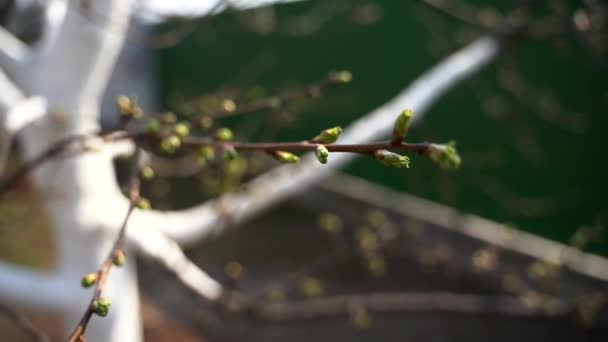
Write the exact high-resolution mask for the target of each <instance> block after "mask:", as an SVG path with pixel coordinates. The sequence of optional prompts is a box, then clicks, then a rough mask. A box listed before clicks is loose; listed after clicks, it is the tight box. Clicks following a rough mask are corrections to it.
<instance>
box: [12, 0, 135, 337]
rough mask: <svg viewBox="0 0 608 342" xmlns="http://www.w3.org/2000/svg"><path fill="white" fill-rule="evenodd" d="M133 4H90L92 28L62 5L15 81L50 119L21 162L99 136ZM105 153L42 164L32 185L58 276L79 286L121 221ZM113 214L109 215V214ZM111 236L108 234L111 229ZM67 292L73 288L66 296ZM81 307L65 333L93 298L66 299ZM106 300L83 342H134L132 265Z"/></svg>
mask: <svg viewBox="0 0 608 342" xmlns="http://www.w3.org/2000/svg"><path fill="white" fill-rule="evenodd" d="M131 2H132V1H131V0H96V1H93V2H91V3H92V4H93V10H92V12H91V15H92V16H93V20H91V19H88V18H86V17H85V16H84V15H83V12H82V9H79V8H77V7H78V6H80V4H79V2H77V1H71V2H69V4H68V9H67V12H66V13H65V19H64V21H63V25H62V26H61V28H60V31H59V32H58V34H57V35H56V39H55V40H54V41H53V42H52V44H51V45H50V46H48V49H45V50H44V51H42V52H41V54H39V55H36V56H34V57H33V58H31V59H30V60H28V61H27V62H26V66H25V67H24V68H23V69H21V70H19V72H18V73H16V74H15V75H14V78H15V79H16V81H17V83H19V84H20V85H21V86H22V87H23V89H24V90H25V91H26V92H27V93H28V95H40V96H42V97H44V98H46V99H47V101H48V106H49V107H48V108H49V112H48V113H47V114H48V115H47V116H46V117H45V118H44V119H43V120H40V121H38V122H36V123H35V124H33V125H30V126H28V127H27V128H25V129H24V130H23V132H22V133H21V135H20V139H21V146H22V149H23V151H22V152H23V155H24V157H25V158H26V159H29V158H33V157H34V156H36V155H38V154H39V153H41V152H42V151H43V150H44V149H46V148H47V147H48V146H49V144H51V143H53V142H54V141H57V140H58V139H60V138H63V137H66V136H69V135H73V134H82V133H89V132H91V131H94V130H96V129H98V128H99V123H98V122H99V106H100V101H101V97H102V95H103V92H104V90H105V88H106V84H107V82H108V78H109V76H110V74H111V71H112V69H113V67H114V64H115V61H116V58H117V56H118V53H119V52H120V48H121V46H122V44H123V41H124V37H125V34H124V33H125V30H126V29H127V25H128V20H129V12H130V5H131ZM114 174H115V173H114V168H113V165H112V156H111V155H110V154H109V153H104V152H99V153H89V154H86V155H82V156H79V157H76V158H68V159H64V160H56V161H52V162H49V163H47V164H45V165H44V166H43V167H41V168H40V169H38V170H37V171H36V172H34V174H33V180H34V182H35V185H36V187H37V189H38V190H39V191H40V194H41V196H44V202H45V204H46V209H47V210H48V213H49V216H50V218H51V220H52V221H53V226H54V229H55V244H56V248H57V271H58V272H59V276H60V277H62V278H64V279H71V280H72V281H73V282H74V283H78V282H79V281H80V278H81V277H82V275H83V274H85V273H88V272H91V271H94V270H97V269H98V268H99V266H100V264H101V262H102V259H103V258H104V257H105V256H106V255H107V253H108V252H109V250H110V248H111V244H112V243H113V241H114V240H115V239H116V235H117V234H116V232H117V230H118V228H119V227H118V226H116V227H115V229H114V230H111V229H105V228H107V227H108V225H112V224H117V222H119V221H120V219H121V218H122V217H124V215H125V213H126V207H125V208H124V211H120V210H119V211H117V210H116V205H108V204H109V203H108V202H107V201H108V200H111V199H112V198H115V196H116V194H117V192H119V188H118V186H117V183H116V180H115V177H114ZM110 208H112V209H110ZM112 228H113V227H112ZM66 291H73V288H66ZM71 296H74V297H77V300H76V301H77V302H78V303H80V305H72V306H70V307H69V308H67V311H66V312H64V316H65V332H66V334H67V333H69V332H70V331H71V330H72V329H73V328H74V326H75V324H77V322H78V321H79V319H80V317H81V316H82V314H83V312H84V310H85V309H86V306H87V304H88V301H89V300H90V297H91V290H84V289H82V290H79V291H78V292H75V293H71ZM104 296H106V297H108V298H110V299H111V300H112V309H111V310H110V315H109V316H108V317H105V318H103V319H100V318H97V317H95V318H93V319H92V321H91V324H90V325H89V327H88V330H87V333H86V335H87V337H88V340H89V341H139V340H141V338H142V337H141V319H140V312H139V294H138V288H137V275H136V269H135V264H134V261H133V258H128V262H127V264H126V265H125V267H123V268H121V269H113V270H112V271H111V276H110V277H109V279H108V283H107V286H106V290H105V291H104Z"/></svg>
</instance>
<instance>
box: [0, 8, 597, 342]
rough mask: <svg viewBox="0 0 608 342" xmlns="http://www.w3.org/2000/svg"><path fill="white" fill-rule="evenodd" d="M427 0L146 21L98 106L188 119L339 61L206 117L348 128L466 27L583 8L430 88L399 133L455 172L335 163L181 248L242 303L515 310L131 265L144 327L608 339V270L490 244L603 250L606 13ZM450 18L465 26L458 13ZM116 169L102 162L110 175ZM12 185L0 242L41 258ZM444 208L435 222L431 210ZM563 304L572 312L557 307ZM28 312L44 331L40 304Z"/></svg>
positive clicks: (186, 199) (247, 126) (291, 136)
mask: <svg viewBox="0 0 608 342" xmlns="http://www.w3.org/2000/svg"><path fill="white" fill-rule="evenodd" d="M444 3H446V4H449V6H447V7H446V8H448V9H454V11H453V14H452V15H450V14H449V13H448V14H446V13H444V12H443V11H442V10H438V9H437V8H435V7H433V6H429V5H428V4H424V3H423V1H391V0H332V1H323V0H309V1H302V2H296V3H290V4H284V5H277V6H273V7H264V8H259V9H254V10H247V11H241V12H233V11H228V12H226V13H222V14H219V15H215V16H212V17H205V18H195V19H192V18H186V19H184V18H170V20H168V21H166V22H164V23H162V24H157V25H150V23H149V22H144V23H141V22H140V23H139V24H137V25H138V34H139V36H138V37H140V38H141V37H144V38H145V39H143V38H142V39H138V40H137V41H133V42H132V43H129V42H128V43H127V47H126V48H125V51H124V53H123V56H122V58H121V61H120V65H119V66H118V71H117V72H116V73H115V76H114V81H113V83H112V86H111V87H110V89H109V92H108V96H107V104H106V110H105V112H106V113H108V115H107V116H106V117H105V118H104V120H106V121H107V124H108V125H110V124H112V122H114V120H115V118H116V116H115V110H114V108H113V106H114V99H115V97H116V95H117V94H120V93H127V94H129V95H135V96H137V97H138V98H139V99H140V102H141V103H142V104H143V105H144V107H145V108H148V109H149V110H152V111H164V110H170V111H173V112H175V113H176V114H177V115H179V116H184V117H187V116H188V115H192V114H199V113H203V114H204V113H205V112H210V113H212V112H214V111H215V110H216V109H217V108H220V107H221V106H223V105H225V104H226V101H227V100H229V101H232V102H233V103H236V104H237V105H238V106H240V105H242V104H243V105H246V104H251V103H255V102H256V101H259V100H261V99H265V98H268V97H270V96H277V95H284V94H291V93H297V92H301V90H302V89H305V88H306V87H307V86H308V85H309V84H311V83H313V82H314V81H315V80H318V79H323V78H324V77H325V75H327V73H328V72H329V71H331V70H342V69H345V70H349V71H351V72H352V73H353V76H354V79H353V82H352V83H350V84H348V85H345V86H341V87H336V88H331V89H327V90H324V91H323V92H322V93H321V96H319V97H315V98H305V99H302V100H298V101H293V102H290V103H289V104H288V105H286V106H282V107H280V108H277V109H276V110H268V111H263V112H261V113H259V114H252V115H247V116H239V117H235V118H229V119H224V120H221V121H220V122H213V123H210V125H214V127H218V126H226V127H230V128H232V129H233V130H234V132H235V133H236V135H237V137H239V139H241V140H250V141H299V140H302V139H305V138H306V137H311V136H314V135H316V133H317V132H319V131H320V130H322V129H324V128H327V127H332V126H335V125H341V126H343V127H344V126H347V125H348V123H350V122H352V121H354V120H355V119H356V118H359V117H361V116H362V115H364V114H366V113H368V112H370V111H371V110H373V109H374V108H376V107H378V106H379V105H381V104H383V103H385V102H386V101H388V100H389V99H391V98H392V97H393V96H394V95H396V94H397V93H398V92H399V91H400V90H401V89H403V88H404V87H405V86H407V85H408V84H410V82H412V81H413V80H414V79H415V78H416V77H418V76H419V75H421V74H422V73H424V72H425V71H426V70H428V69H429V68H431V67H432V66H433V65H435V64H436V63H438V62H439V61H441V60H442V58H444V57H445V56H447V55H449V54H450V53H452V52H454V51H456V50H458V49H459V48H461V47H463V46H465V45H466V44H468V43H470V42H472V41H473V40H474V39H475V38H477V37H479V36H480V35H481V34H484V33H487V32H484V30H482V29H480V27H479V26H481V27H484V26H483V25H488V26H491V24H492V23H497V22H504V21H505V20H510V21H517V20H525V21H527V22H530V23H534V24H535V25H536V26H537V27H538V28H537V29H538V31H539V32H541V33H542V32H543V31H542V30H543V29H545V30H548V31H549V30H550V29H551V28H552V27H561V26H568V25H570V26H573V25H574V26H575V25H585V16H586V18H587V20H588V21H587V24H588V25H591V24H589V22H591V23H592V24H594V23H596V21H589V20H591V19H589V18H595V17H594V16H599V17H601V18H600V19H597V22H600V23H601V24H602V25H604V26H602V27H603V29H604V31H603V34H599V33H598V34H590V35H585V34H581V33H577V32H570V31H568V30H566V32H564V33H563V34H559V35H555V36H553V37H552V38H550V39H539V38H526V37H525V35H522V37H519V36H517V35H515V36H514V37H512V38H510V39H507V40H506V43H505V47H504V50H503V51H502V52H501V54H500V56H499V57H498V59H497V60H496V61H495V62H494V63H492V64H491V65H490V66H489V67H487V68H485V69H483V70H482V71H481V72H480V73H478V74H477V75H475V76H474V77H473V78H471V79H469V80H467V81H465V82H463V83H461V84H460V85H458V86H456V87H455V88H454V89H453V90H451V91H450V92H449V93H448V94H447V95H446V96H444V97H442V98H441V99H440V100H439V101H438V102H437V103H436V104H435V105H434V106H432V108H431V109H430V111H429V112H428V113H427V114H426V115H425V117H424V119H423V120H422V121H420V122H419V123H418V124H417V125H416V126H415V127H413V128H412V129H411V130H410V134H409V138H408V140H409V141H434V142H447V141H450V140H455V141H456V142H457V144H458V145H457V146H458V149H459V151H460V153H461V156H462V158H463V165H462V168H461V169H460V170H459V171H458V172H445V171H441V170H439V169H438V168H437V167H435V165H433V164H432V163H430V162H429V161H428V160H426V159H424V158H416V157H413V158H412V167H411V168H410V169H407V170H402V169H390V168H384V167H382V166H380V165H379V164H378V163H375V162H373V161H371V160H369V159H366V158H359V159H358V160H357V161H356V162H354V163H353V164H351V165H349V166H348V167H347V168H346V169H344V173H345V175H341V174H338V175H336V176H334V178H332V180H329V181H327V182H325V184H324V185H322V186H317V187H314V188H312V189H310V190H309V191H307V192H305V193H304V194H302V195H299V196H297V197H295V198H294V199H292V200H290V201H288V202H285V203H283V204H281V205H280V206H279V207H278V208H275V209H273V210H271V211H269V212H267V213H265V214H263V215H261V216H260V217H258V218H256V219H255V220H254V221H252V222H250V223H248V224H246V225H245V227H239V228H238V229H234V230H232V231H230V232H229V233H228V234H224V235H222V236H219V237H217V238H216V239H213V240H211V241H207V242H205V243H204V244H201V245H200V246H196V247H194V248H192V249H191V250H189V251H188V252H189V254H190V256H191V257H192V258H193V259H194V260H196V261H197V263H199V264H200V265H202V267H203V269H205V270H208V271H209V272H210V273H211V274H212V275H214V276H215V277H217V278H219V279H221V280H222V282H223V283H225V284H227V285H228V286H231V287H233V288H234V289H237V290H239V291H243V292H245V293H249V294H251V296H252V297H254V298H257V297H260V298H267V299H269V300H271V301H283V300H289V299H295V300H311V299H314V298H317V297H322V296H324V295H348V294H356V293H377V292H387V291H388V292H391V291H392V292H397V291H410V292H413V293H419V292H424V293H427V292H429V291H437V292H439V293H461V294H470V293H473V294H476V295H492V296H498V295H503V294H505V293H508V294H514V295H515V296H516V297H517V298H520V299H521V301H522V303H524V304H525V305H524V307H527V308H531V311H532V313H530V314H525V315H523V314H505V313H504V312H501V310H498V309H495V308H497V307H499V306H500V305H497V304H496V303H495V302H492V303H493V304H492V303H490V304H488V303H486V302H483V303H481V304H479V305H477V306H476V307H477V309H479V308H484V307H486V309H487V310H482V309H479V310H473V311H475V312H474V313H463V312H460V311H459V310H428V311H426V310H421V312H418V311H416V310H411V311H409V312H406V313H400V312H393V313H390V314H385V313H374V312H372V310H369V309H368V308H366V307H365V305H361V306H357V305H355V306H354V307H353V308H351V309H348V310H346V311H347V314H346V315H331V317H320V318H319V317H313V319H312V320H311V319H305V320H298V319H296V320H293V321H291V320H286V322H283V321H282V320H281V319H279V320H278V321H279V322H275V321H274V320H272V319H271V320H269V321H268V322H267V321H263V320H262V321H258V320H255V319H250V318H248V316H247V315H242V314H233V313H229V312H225V310H223V309H221V308H220V309H218V308H216V307H214V306H213V305H209V304H208V303H199V302H197V301H192V300H191V299H189V298H190V296H189V294H188V291H187V290H186V289H183V288H182V287H181V286H180V285H179V284H178V283H177V282H176V281H174V280H172V279H171V277H170V276H169V275H168V274H165V273H163V272H162V270H160V268H159V267H158V266H155V265H154V264H151V263H148V262H145V261H142V263H141V270H142V272H141V276H140V277H141V284H142V291H143V295H144V296H145V297H144V299H143V300H144V308H143V310H144V313H145V314H144V317H145V319H146V323H145V327H146V340H150V341H163V340H180V341H188V340H192V341H199V340H209V341H224V340H230V341H233V340H234V341H254V340H255V341H284V340H286V339H290V340H293V341H308V340H310V339H313V338H315V339H318V340H321V341H326V340H327V341H329V340H334V341H338V340H340V341H341V340H345V341H346V340H348V341H355V340H357V341H359V340H361V341H378V340H382V341H406V340H407V341H409V340H420V339H421V338H424V339H429V340H432V341H462V340H465V339H466V340H479V341H485V340H488V339H490V338H492V339H493V340H500V341H503V340H504V341H510V340H515V339H516V340H522V341H523V340H535V341H539V340H542V341H544V340H551V341H556V340H559V341H572V340H575V339H577V340H596V341H600V340H604V339H605V338H606V336H608V330H607V328H606V321H605V314H606V312H605V311H606V310H605V308H604V306H603V305H604V303H605V302H606V301H607V300H606V293H607V292H606V289H607V287H606V282H605V280H604V281H603V280H598V279H595V278H594V277H593V276H590V275H589V274H580V273H578V272H577V271H576V270H567V269H564V268H562V267H561V265H555V264H553V263H548V262H545V261H543V260H540V261H539V259H538V258H537V255H536V254H534V251H533V250H526V248H524V247H522V248H520V249H518V248H517V246H516V244H517V241H518V240H517V239H514V240H513V241H514V242H512V243H511V247H509V243H506V247H505V245H504V244H498V243H496V241H499V240H501V239H502V235H501V234H503V233H504V229H505V228H506V229H509V230H511V229H512V230H514V231H515V232H526V233H531V234H533V235H534V236H538V237H542V238H543V239H542V240H539V241H542V243H540V244H538V245H535V246H542V247H543V248H546V249H547V254H551V253H554V252H556V253H559V251H560V250H563V248H565V246H568V245H571V246H574V247H576V248H577V249H581V250H583V251H584V252H588V253H590V254H593V255H597V256H606V255H608V239H606V237H605V227H606V225H607V224H608V201H606V200H605V199H604V197H605V196H604V195H605V194H606V193H608V184H607V182H606V180H605V179H606V177H605V175H606V174H608V161H607V159H606V151H605V150H606V143H605V141H604V140H605V139H604V133H605V132H604V131H605V129H606V128H607V127H608V117H607V116H606V108H607V107H608V87H607V86H606V84H607V82H606V80H608V64H607V63H606V60H607V59H606V57H607V56H608V44H607V40H608V37H607V35H606V33H605V28H606V25H607V24H606V21H607V20H608V18H607V15H608V12H603V13H600V12H593V11H592V9H596V10H597V9H602V8H603V9H605V6H603V5H602V3H601V2H596V1H592V0H590V1H577V0H572V1H566V0H548V1H516V2H513V1H503V0H493V1H473V0H467V1H458V2H453V1H452V2H450V1H445V2H444ZM598 3H599V5H597V4H598ZM590 4H591V5H590ZM604 5H605V4H604ZM450 6H452V7H450ZM602 6H603V7H602ZM598 11H599V10H598ZM448 12H449V11H448ZM460 13H465V14H466V16H465V18H473V19H474V23H477V24H479V25H472V24H471V23H466V22H464V21H463V20H460V19H457V18H455V16H454V14H458V15H459V14H460ZM593 20H596V19H593ZM572 23H574V24H572ZM566 24H567V25H566ZM594 25H595V24H594ZM536 26H535V27H536ZM123 164H124V163H123V162H121V161H118V162H117V165H118V170H119V175H120V174H121V171H120V170H122V169H123V168H124V165H123ZM274 165H275V163H274V162H273V161H272V160H271V159H270V158H267V157H265V156H263V155H257V154H251V155H243V156H242V157H241V158H238V159H236V160H234V161H230V162H222V163H215V164H212V165H208V166H205V167H204V168H203V169H202V170H201V171H200V172H199V173H198V174H196V175H195V176H188V177H177V178H175V177H162V176H161V177H157V178H156V179H154V180H152V181H150V182H149V183H146V184H145V187H144V193H145V195H146V196H147V197H149V198H150V200H151V202H152V204H153V206H154V207H155V208H159V209H170V208H185V207H189V206H192V205H194V204H196V203H199V202H201V201H202V200H205V199H208V198H212V197H215V196H217V195H219V194H221V193H225V192H229V191H234V190H236V189H238V187H239V185H240V184H242V183H244V182H246V181H247V180H249V179H251V178H252V177H254V176H255V175H257V174H260V173H261V172H262V171H264V170H267V169H268V168H270V167H273V166H274ZM351 177H354V178H351ZM362 179H364V180H365V181H362ZM367 182H369V183H371V184H368V183H367ZM21 190H22V191H14V192H13V193H12V194H11V196H12V198H11V200H7V199H6V198H5V199H4V200H3V201H2V203H0V222H1V226H2V227H10V228H3V229H2V230H0V236H1V238H0V256H2V258H4V259H7V260H11V261H15V262H18V263H22V264H28V265H34V266H38V267H42V268H44V267H50V265H52V246H50V245H49V242H48V241H49V240H50V239H49V238H48V233H42V234H41V232H45V228H44V227H45V219H44V216H43V213H42V211H41V209H39V208H38V205H37V204H36V203H35V201H34V200H33V198H34V196H33V194H30V193H28V191H27V190H28V186H27V184H23V185H22V188H21ZM386 191H388V192H386ZM361 194H365V195H361ZM389 194H390V195H389ZM393 196H396V197H393ZM389 197H390V200H389ZM396 198H398V199H396ZM396 204H400V205H396ZM401 204H402V205H401ZM37 208H38V209H37ZM453 209H455V210H456V211H454V210H453ZM32 213H36V215H32ZM469 214H473V215H475V216H476V217H477V216H478V217H482V218H484V219H487V220H488V221H485V220H482V221H479V222H478V221H475V220H476V219H475V220H473V221H466V222H468V223H469V224H471V225H473V223H475V224H477V225H480V226H481V227H486V230H485V231H487V232H489V233H488V234H489V236H490V238H486V239H482V238H480V237H479V236H472V235H467V234H463V233H461V232H459V231H458V230H454V227H455V226H458V225H459V224H461V222H462V221H459V219H462V218H463V217H469V216H467V215H469ZM444 216H449V217H451V218H452V219H451V220H447V221H441V220H439V221H438V220H437V219H436V218H437V217H444ZM387 234H388V235H387ZM386 236H388V237H386ZM517 236H518V238H521V239H523V240H526V239H532V238H530V237H529V236H528V235H523V236H519V235H517ZM492 239H495V240H496V241H492ZM544 239H546V240H550V241H555V242H557V243H560V244H561V245H558V244H553V243H551V242H547V241H545V240H544ZM523 240H522V241H523ZM370 241H372V242H370ZM501 241H502V240H501ZM534 241H536V240H534ZM370 243H372V244H373V247H369V244H370ZM498 245H500V247H497V246H498ZM23 246H27V249H26V248H24V247H23ZM366 246H367V247H366ZM370 248H371V249H370ZM541 254H542V253H541ZM541 259H542V258H541ZM585 260H586V259H585ZM593 260H596V259H593ZM597 260H600V261H601V262H600V263H606V261H605V259H603V258H602V259H597ZM589 298H592V300H588V299H589ZM530 303H532V304H530ZM556 303H557V304H556ZM598 303H599V304H598ZM558 304H559V305H558ZM565 304H568V305H570V304H572V306H573V307H574V308H575V309H573V310H566V311H567V314H564V313H563V312H562V311H560V310H561V309H560V308H562V307H561V306H560V305H565ZM589 307H591V309H589ZM380 311H381V310H380ZM406 311H407V310H406ZM485 311H487V312H485ZM573 312H574V313H573ZM32 315H34V317H35V321H36V322H39V323H40V324H41V325H42V326H43V327H46V328H48V329H49V330H50V331H51V332H52V331H53V323H52V322H53V320H52V319H50V318H49V317H47V316H45V315H40V317H38V314H34V313H32ZM602 317H604V318H602ZM1 324H5V323H0V340H7V341H8V340H17V339H18V338H19V337H18V336H19V333H18V330H15V329H14V328H12V327H10V325H6V327H5V325H1ZM2 331H6V334H5V336H8V337H6V338H3V337H2V334H3V333H2Z"/></svg>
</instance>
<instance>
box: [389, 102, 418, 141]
mask: <svg viewBox="0 0 608 342" xmlns="http://www.w3.org/2000/svg"><path fill="white" fill-rule="evenodd" d="M413 116H414V112H413V111H412V110H411V109H406V110H404V111H403V112H401V114H399V116H398V117H397V120H395V126H394V128H393V136H394V137H395V139H396V140H402V139H403V138H405V135H406V134H407V130H408V128H409V125H410V121H411V119H412V117H413Z"/></svg>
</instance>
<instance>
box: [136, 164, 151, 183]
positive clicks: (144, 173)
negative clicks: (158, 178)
mask: <svg viewBox="0 0 608 342" xmlns="http://www.w3.org/2000/svg"><path fill="white" fill-rule="evenodd" d="M139 175H140V177H141V178H142V179H143V180H151V179H152V178H154V169H152V168H151V167H149V166H144V167H142V168H141V170H139Z"/></svg>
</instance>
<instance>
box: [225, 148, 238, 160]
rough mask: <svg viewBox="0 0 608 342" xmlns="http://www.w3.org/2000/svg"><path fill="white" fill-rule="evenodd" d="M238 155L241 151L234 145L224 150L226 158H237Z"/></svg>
mask: <svg viewBox="0 0 608 342" xmlns="http://www.w3.org/2000/svg"><path fill="white" fill-rule="evenodd" d="M238 156H239V153H238V152H237V151H236V150H235V149H234V148H233V147H230V148H226V149H225V150H224V159H226V160H235V159H236V158H237V157H238Z"/></svg>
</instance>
